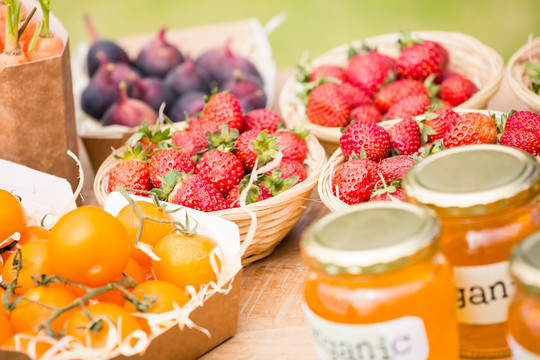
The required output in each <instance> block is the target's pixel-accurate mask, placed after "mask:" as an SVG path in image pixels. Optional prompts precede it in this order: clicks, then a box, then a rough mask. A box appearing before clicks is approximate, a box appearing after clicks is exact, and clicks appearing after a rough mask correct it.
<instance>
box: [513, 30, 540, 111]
mask: <svg viewBox="0 0 540 360" xmlns="http://www.w3.org/2000/svg"><path fill="white" fill-rule="evenodd" d="M506 77H507V79H508V82H509V84H510V88H511V89H512V91H513V92H514V94H516V96H517V97H518V98H519V99H520V100H521V101H523V102H524V103H525V104H526V105H527V106H528V107H529V108H530V109H531V110H533V111H536V112H540V38H536V39H531V40H530V41H528V42H527V43H526V44H524V45H523V46H522V47H521V48H519V49H518V50H517V51H516V52H515V53H514V54H513V55H512V57H511V58H510V60H508V64H507V66H506Z"/></svg>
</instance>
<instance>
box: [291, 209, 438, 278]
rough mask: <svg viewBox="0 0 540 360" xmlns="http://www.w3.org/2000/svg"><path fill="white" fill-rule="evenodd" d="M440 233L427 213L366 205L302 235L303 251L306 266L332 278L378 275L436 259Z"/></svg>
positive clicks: (323, 220)
mask: <svg viewBox="0 0 540 360" xmlns="http://www.w3.org/2000/svg"><path fill="white" fill-rule="evenodd" d="M439 231H440V223H439V219H438V218H437V216H436V214H435V212H433V211H432V210H430V209H428V208H426V207H423V206H419V205H415V204H410V203H404V202H399V201H377V202H368V203H362V204H358V205H353V206H350V207H349V208H348V209H345V210H341V211H337V212H334V213H330V214H328V215H325V216H323V217H322V218H321V219H319V220H318V221H316V222H315V223H314V224H313V225H312V226H311V227H310V228H309V229H308V230H307V231H306V232H305V233H304V235H303V237H302V242H301V248H302V253H303V256H304V259H305V261H306V262H307V263H308V265H310V266H311V267H314V268H316V269H318V270H322V271H324V272H326V273H328V274H378V273H383V272H387V271H389V270H392V269H396V268H399V267H402V266H405V265H407V264H411V263H415V262H417V261H419V260H420V259H424V258H426V257H427V256H430V255H433V254H434V253H435V251H436V250H437V249H438V235H439Z"/></svg>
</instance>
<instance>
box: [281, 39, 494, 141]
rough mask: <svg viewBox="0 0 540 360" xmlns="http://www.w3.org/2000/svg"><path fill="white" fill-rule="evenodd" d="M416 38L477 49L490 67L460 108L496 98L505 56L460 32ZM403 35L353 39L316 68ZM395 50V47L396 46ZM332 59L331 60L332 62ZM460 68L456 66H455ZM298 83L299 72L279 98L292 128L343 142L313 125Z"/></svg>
mask: <svg viewBox="0 0 540 360" xmlns="http://www.w3.org/2000/svg"><path fill="white" fill-rule="evenodd" d="M413 35H417V36H420V37H422V38H424V39H426V40H435V41H440V42H442V43H443V44H444V43H449V42H452V43H453V44H456V46H462V47H464V44H466V45H467V49H469V50H473V51H474V52H475V53H476V54H478V56H479V57H481V58H482V59H483V60H482V61H486V62H487V63H488V64H489V69H487V70H488V71H489V73H490V74H491V75H492V76H490V78H489V80H488V81H486V82H485V84H482V86H480V87H479V90H478V92H477V93H475V94H474V95H473V96H472V97H471V98H470V99H469V100H467V101H466V102H464V103H462V104H460V105H459V106H457V108H463V109H470V108H472V109H476V108H477V109H482V108H485V106H486V105H487V103H488V101H489V99H491V97H493V96H494V95H495V93H496V92H497V91H498V90H499V88H500V86H501V84H502V80H503V77H504V60H503V58H502V56H501V55H500V54H499V53H497V52H496V51H495V50H494V49H493V48H491V47H489V46H488V45H486V44H484V43H483V42H481V41H480V40H478V39H477V38H475V37H472V36H470V35H467V34H464V33H460V32H448V31H440V30H419V31H414V32H413ZM400 36H401V33H397V32H396V33H388V34H382V35H377V36H372V37H368V38H365V39H363V40H353V41H351V42H350V43H346V44H342V45H339V46H337V47H334V48H333V49H331V50H329V51H327V52H325V53H323V54H320V55H319V56H317V57H315V58H314V59H313V60H312V64H313V66H316V65H320V64H328V63H339V61H331V60H336V59H339V58H342V59H343V58H346V55H347V49H348V47H349V46H351V45H352V46H360V45H361V44H362V42H366V43H367V44H368V45H381V44H386V45H388V43H392V44H394V43H395V42H396V41H397V39H398V38H399V37H400ZM394 47H395V45H394ZM448 51H449V52H450V56H451V57H452V54H453V53H455V52H456V50H455V49H453V48H448ZM381 52H383V53H384V51H383V50H381ZM330 59H331V60H330ZM452 64H453V65H454V66H456V63H455V62H454V63H451V64H450V68H452ZM297 85H298V82H297V80H296V73H294V74H292V75H291V76H289V78H288V79H287V80H286V81H285V83H284V86H283V88H282V91H281V94H280V97H279V106H280V110H281V113H282V114H283V115H284V116H283V117H284V120H285V122H286V123H287V125H288V126H292V127H295V126H299V125H300V124H301V125H302V126H304V127H305V128H307V129H309V130H310V131H311V133H312V134H313V135H315V136H316V137H317V138H319V139H320V140H321V141H325V142H329V143H334V144H336V143H339V136H340V135H341V132H340V129H339V128H329V127H324V126H320V125H316V124H311V123H310V122H309V121H307V119H306V117H305V109H304V106H303V104H301V101H300V100H299V99H298V98H297V97H296V92H297V91H296V88H297Z"/></svg>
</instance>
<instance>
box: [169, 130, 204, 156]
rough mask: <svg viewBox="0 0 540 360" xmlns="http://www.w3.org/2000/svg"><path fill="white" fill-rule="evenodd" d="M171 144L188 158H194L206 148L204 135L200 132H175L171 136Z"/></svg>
mask: <svg viewBox="0 0 540 360" xmlns="http://www.w3.org/2000/svg"><path fill="white" fill-rule="evenodd" d="M171 142H172V143H173V144H174V145H175V146H176V147H178V148H180V149H182V150H184V152H186V153H187V154H188V155H189V156H194V155H196V154H197V153H198V152H199V151H201V150H204V149H206V148H207V145H206V135H204V132H202V131H201V130H193V131H186V130H176V131H175V132H173V134H172V137H171Z"/></svg>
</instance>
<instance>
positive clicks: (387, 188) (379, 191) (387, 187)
mask: <svg viewBox="0 0 540 360" xmlns="http://www.w3.org/2000/svg"><path fill="white" fill-rule="evenodd" d="M378 174H379V177H380V178H381V180H380V181H378V182H377V185H376V187H375V189H373V190H371V196H370V197H372V198H373V197H375V196H381V195H384V194H393V193H395V192H396V191H397V189H398V188H399V187H401V180H402V179H401V178H397V179H395V180H393V181H392V182H391V183H390V184H387V183H386V181H385V180H384V176H383V175H382V174H381V173H380V172H378Z"/></svg>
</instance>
